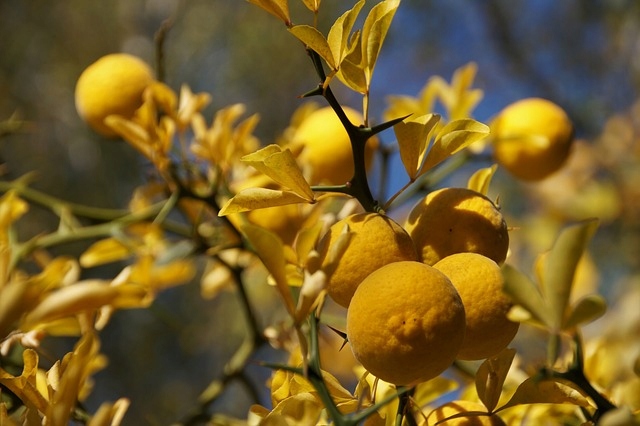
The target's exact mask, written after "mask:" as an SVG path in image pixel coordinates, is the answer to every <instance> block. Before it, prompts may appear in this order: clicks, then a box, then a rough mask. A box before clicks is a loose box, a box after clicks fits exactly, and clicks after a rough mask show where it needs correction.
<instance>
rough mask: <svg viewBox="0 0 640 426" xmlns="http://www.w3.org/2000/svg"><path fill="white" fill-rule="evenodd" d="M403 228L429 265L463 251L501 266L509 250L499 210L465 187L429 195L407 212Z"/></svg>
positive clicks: (506, 233) (442, 190)
mask: <svg viewBox="0 0 640 426" xmlns="http://www.w3.org/2000/svg"><path fill="white" fill-rule="evenodd" d="M405 229H406V230H407V232H408V233H409V235H410V236H411V238H412V239H413V242H414V243H415V245H416V248H417V249H418V254H420V255H421V258H422V261H423V262H424V263H426V264H428V265H433V264H434V263H436V262H437V261H439V260H440V259H442V258H444V257H447V256H449V255H451V254H454V253H462V252H474V253H480V254H482V255H484V256H487V257H489V258H491V259H493V260H495V261H496V262H498V263H502V262H504V260H505V258H506V257H507V250H508V249H509V233H508V229H507V224H506V222H505V221H504V218H503V217H502V213H500V210H498V208H497V207H496V205H495V204H494V203H493V202H492V201H491V200H489V199H488V198H487V197H485V196H484V195H482V194H480V193H479V192H476V191H473V190H470V189H466V188H443V189H440V190H437V191H434V192H431V193H429V194H428V195H427V196H426V197H425V198H423V199H422V200H421V201H420V202H418V204H416V205H415V206H414V207H413V209H412V210H411V212H410V213H409V217H408V218H407V222H406V225H405Z"/></svg>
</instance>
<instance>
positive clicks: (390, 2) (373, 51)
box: [362, 0, 400, 87]
mask: <svg viewBox="0 0 640 426" xmlns="http://www.w3.org/2000/svg"><path fill="white" fill-rule="evenodd" d="M398 6H400V0H385V1H382V2H380V3H378V4H377V5H375V6H374V7H372V8H371V11H370V12H369V15H368V16H367V19H365V22H364V26H363V29H362V49H363V55H362V57H363V58H364V63H365V68H364V71H365V78H366V82H367V87H368V86H369V84H370V83H371V76H372V75H373V69H374V68H375V65H376V61H377V60H378V55H379V54H380V49H381V48H382V43H383V42H384V39H385V37H386V36H387V31H388V30H389V27H390V26H391V21H392V20H393V16H394V15H395V13H396V10H397V9H398Z"/></svg>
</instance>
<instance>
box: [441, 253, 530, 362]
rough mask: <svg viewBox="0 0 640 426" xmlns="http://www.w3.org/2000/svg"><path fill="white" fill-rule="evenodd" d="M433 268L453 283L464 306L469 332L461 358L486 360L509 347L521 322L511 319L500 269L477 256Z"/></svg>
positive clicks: (448, 260) (464, 255)
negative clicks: (508, 314) (508, 315)
mask: <svg viewBox="0 0 640 426" xmlns="http://www.w3.org/2000/svg"><path fill="white" fill-rule="evenodd" d="M433 267H434V268H436V269H438V270H439V271H441V272H442V273H443V274H445V275H446V276H447V277H448V278H449V279H450V280H451V282H452V283H453V285H454V287H455V288H456V290H457V291H458V294H460V297H461V298H462V303H463V304H464V309H465V313H466V322H467V329H466V332H465V337H464V341H463V343H462V347H461V348H460V352H459V353H458V359H462V360H478V359H485V358H489V357H491V356H493V355H495V354H497V353H498V352H500V351H502V350H503V349H504V348H506V347H507V345H508V344H509V343H510V342H511V340H513V338H514V336H515V335H516V333H517V332H518V327H519V323H517V322H513V321H510V320H509V319H508V318H507V313H508V312H509V309H511V306H512V302H511V299H510V298H509V297H508V296H507V295H506V294H505V293H504V292H503V291H502V288H503V285H504V278H503V276H502V271H501V270H500V267H499V266H498V265H497V264H496V263H495V262H494V261H493V260H491V259H489V258H487V257H484V256H482V255H479V254H477V253H457V254H453V255H451V256H448V257H445V258H444V259H442V260H441V261H439V262H438V263H436V264H435V265H433Z"/></svg>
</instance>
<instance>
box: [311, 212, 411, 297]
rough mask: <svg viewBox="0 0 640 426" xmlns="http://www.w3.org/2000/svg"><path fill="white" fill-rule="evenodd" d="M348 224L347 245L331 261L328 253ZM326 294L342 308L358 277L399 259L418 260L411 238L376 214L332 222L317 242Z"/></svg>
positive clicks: (351, 295)
mask: <svg viewBox="0 0 640 426" xmlns="http://www.w3.org/2000/svg"><path fill="white" fill-rule="evenodd" d="M345 225H346V226H348V230H349V232H350V236H349V242H348V245H347V247H346V249H345V251H344V253H342V255H341V256H340V258H339V259H338V260H337V262H334V263H331V262H330V261H331V257H330V256H329V252H330V250H331V248H332V247H334V245H335V243H336V241H337V240H338V238H340V235H341V233H342V232H343V231H344V229H345ZM318 252H319V253H320V258H321V259H322V268H323V269H324V271H325V273H326V274H327V284H326V288H327V293H328V294H329V296H331V298H332V299H333V300H334V301H335V302H336V303H338V304H339V305H341V306H344V307H345V308H346V307H348V306H349V302H350V301H351V298H352V297H353V293H354V292H355V291H356V288H357V287H358V285H360V283H361V282H362V280H364V279H365V278H366V277H367V275H369V274H370V273H372V272H373V271H375V270H376V269H378V268H380V267H382V266H384V265H386V264H388V263H392V262H398V261H401V260H418V255H417V253H416V249H415V247H414V245H413V242H412V241H411V238H410V237H409V235H408V234H407V233H406V231H405V230H404V229H402V227H401V226H400V225H398V224H397V223H396V222H395V221H394V220H393V219H391V218H389V217H387V216H384V215H381V214H378V213H357V214H354V215H351V216H348V217H346V218H345V219H342V220H340V221H338V222H336V223H335V224H334V225H333V226H331V228H330V229H329V231H327V233H326V234H325V235H324V236H323V237H322V239H321V240H320V242H319V243H318Z"/></svg>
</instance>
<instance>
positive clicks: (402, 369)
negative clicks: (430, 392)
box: [347, 261, 465, 385]
mask: <svg viewBox="0 0 640 426" xmlns="http://www.w3.org/2000/svg"><path fill="white" fill-rule="evenodd" d="M464 318H465V314H464V307H463V305H462V301H461V300H460V296H459V295H458V293H457V292H456V290H455V288H454V287H453V285H452V284H451V282H450V281H449V279H448V278H447V277H446V276H445V275H444V274H443V273H441V272H440V271H438V270H437V269H435V268H433V267H431V266H429V265H425V264H424V263H421V262H412V261H404V262H396V263H390V264H388V265H385V266H383V267H382V268H380V269H378V270H376V271H375V272H373V273H372V274H371V275H369V276H368V277H367V278H365V280H364V281H363V282H362V283H361V284H360V286H359V287H358V289H357V290H356V292H355V294H354V295H353V299H351V305H349V309H348V311H347V338H348V339H349V343H350V344H351V349H352V350H353V354H354V355H355V357H356V359H357V360H358V361H359V362H360V363H361V364H362V365H363V366H364V367H365V368H366V369H367V370H368V371H369V372H371V373H372V374H373V375H374V376H376V377H379V378H380V379H382V380H384V381H387V382H390V383H393V384H396V385H413V384H417V383H420V382H423V381H426V380H429V379H431V378H433V377H436V376H437V375H439V374H440V373H442V372H443V371H444V370H446V369H447V368H448V367H449V366H450V365H451V363H452V362H453V360H454V359H455V357H456V354H457V353H458V350H459V349H460V345H461V344H462V339H463V337H464V328H465V319H464Z"/></svg>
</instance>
